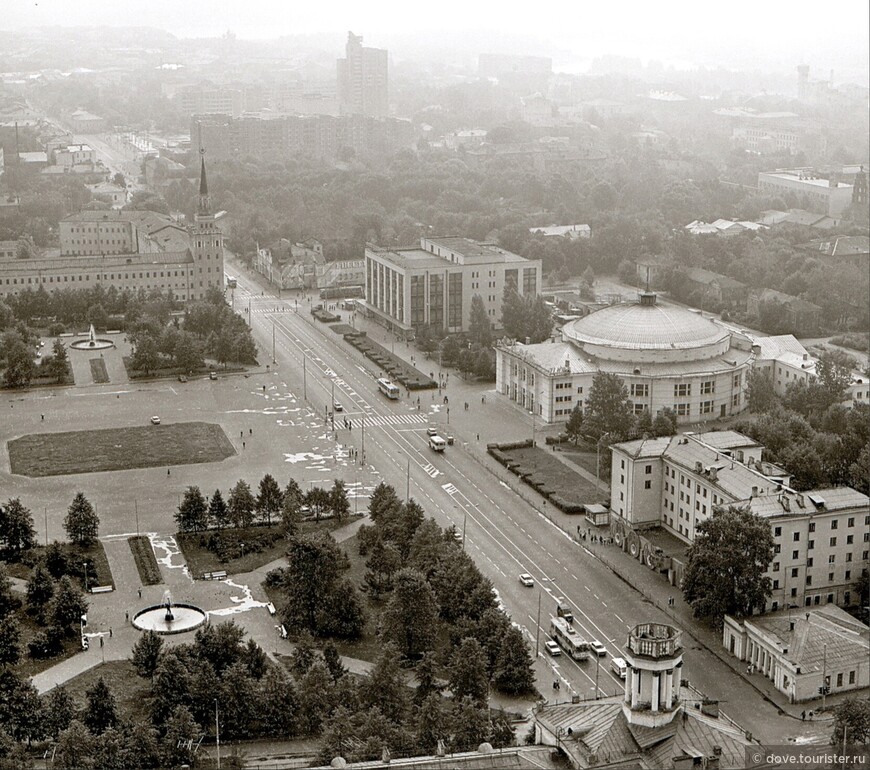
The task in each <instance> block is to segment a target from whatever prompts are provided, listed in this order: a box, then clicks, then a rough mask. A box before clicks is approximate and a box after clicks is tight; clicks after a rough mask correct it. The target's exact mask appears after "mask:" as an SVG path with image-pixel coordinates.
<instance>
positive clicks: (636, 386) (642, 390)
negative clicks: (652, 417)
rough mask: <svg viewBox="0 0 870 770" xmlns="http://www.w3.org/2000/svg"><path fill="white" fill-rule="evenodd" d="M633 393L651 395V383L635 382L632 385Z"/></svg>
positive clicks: (643, 395) (642, 395) (641, 395)
mask: <svg viewBox="0 0 870 770" xmlns="http://www.w3.org/2000/svg"><path fill="white" fill-rule="evenodd" d="M631 395H632V396H635V397H638V396H639V397H642V398H645V397H646V396H648V395H649V385H648V384H647V383H645V382H634V383H632V385H631Z"/></svg>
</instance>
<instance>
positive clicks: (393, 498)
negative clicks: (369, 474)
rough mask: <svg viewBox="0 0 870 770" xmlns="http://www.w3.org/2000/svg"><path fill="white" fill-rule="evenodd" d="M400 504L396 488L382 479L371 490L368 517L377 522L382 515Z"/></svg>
mask: <svg viewBox="0 0 870 770" xmlns="http://www.w3.org/2000/svg"><path fill="white" fill-rule="evenodd" d="M401 504H402V501H401V500H400V499H399V496H398V495H397V494H396V490H395V489H393V488H392V487H391V486H390V485H389V484H385V483H384V482H383V481H382V482H381V483H380V484H378V485H377V486H376V487H375V488H374V490H372V496H371V498H369V517H370V518H371V520H372V521H373V522H374V523H375V524H377V523H378V519H380V518H381V516H382V515H384V514H386V513H389V512H390V511H392V510H394V509H396V508H398V507H399V506H400V505H401Z"/></svg>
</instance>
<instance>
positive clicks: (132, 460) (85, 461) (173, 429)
mask: <svg viewBox="0 0 870 770" xmlns="http://www.w3.org/2000/svg"><path fill="white" fill-rule="evenodd" d="M8 448H9V462H10V466H11V470H12V473H16V474H19V475H22V476H37V477H38V476H65V475H68V474H72V473H98V472H100V471H123V470H128V469H130V468H153V467H155V466H168V465H191V464H194V463H211V462H217V461H219V460H225V459H226V458H227V457H231V456H232V455H234V454H235V453H236V450H235V449H234V448H233V445H232V444H231V443H230V440H229V439H228V438H227V436H226V434H225V433H224V431H223V428H221V426H220V425H217V424H214V423H208V422H179V423H173V424H171V425H145V426H137V427H132V428H106V429H103V430H82V431H71V432H68V433H32V434H29V435H27V436H22V437H21V438H18V439H15V440H14V441H10V442H9V444H8Z"/></svg>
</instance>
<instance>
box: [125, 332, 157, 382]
mask: <svg viewBox="0 0 870 770" xmlns="http://www.w3.org/2000/svg"><path fill="white" fill-rule="evenodd" d="M130 366H131V367H132V368H133V369H134V370H135V371H137V372H145V374H151V372H153V371H154V370H155V369H156V368H157V367H158V366H160V351H159V350H158V348H157V341H156V340H155V339H154V338H153V337H151V336H149V335H144V336H142V337H140V338H139V339H138V341H137V342H136V347H135V349H134V350H133V355H132V356H130Z"/></svg>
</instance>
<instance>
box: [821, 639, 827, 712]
mask: <svg viewBox="0 0 870 770" xmlns="http://www.w3.org/2000/svg"><path fill="white" fill-rule="evenodd" d="M827 696H828V645H827V644H824V645H822V711H824V710H825V700H826V699H827Z"/></svg>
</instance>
